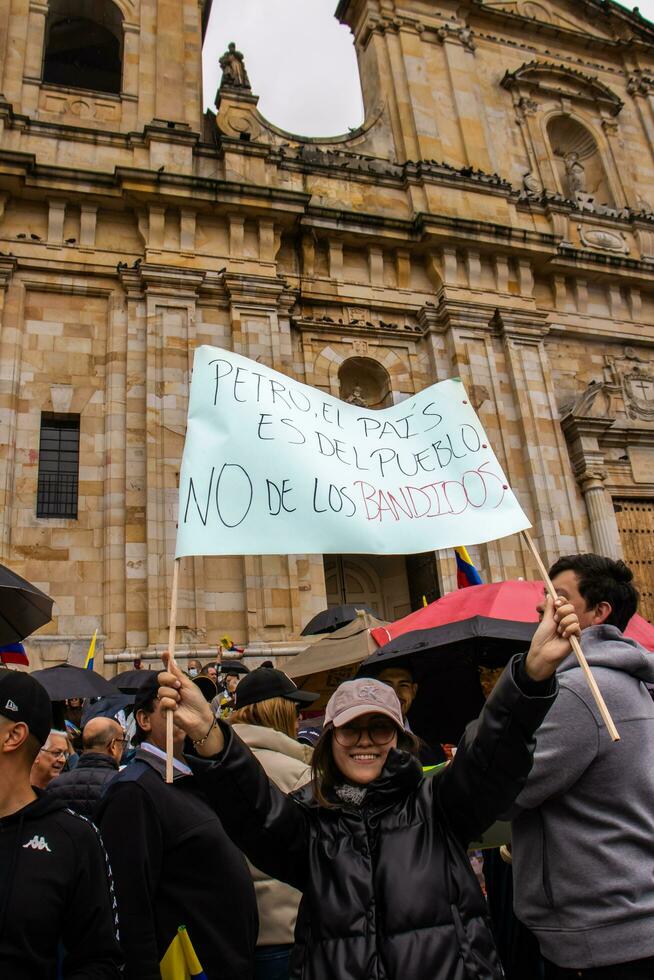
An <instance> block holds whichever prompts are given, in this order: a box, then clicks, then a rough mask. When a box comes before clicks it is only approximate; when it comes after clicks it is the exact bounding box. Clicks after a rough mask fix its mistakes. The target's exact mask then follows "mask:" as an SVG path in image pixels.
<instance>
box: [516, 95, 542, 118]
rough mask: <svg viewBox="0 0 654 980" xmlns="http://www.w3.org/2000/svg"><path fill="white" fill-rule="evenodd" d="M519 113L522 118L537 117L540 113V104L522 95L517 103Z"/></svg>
mask: <svg viewBox="0 0 654 980" xmlns="http://www.w3.org/2000/svg"><path fill="white" fill-rule="evenodd" d="M517 108H518V112H519V113H520V115H521V116H523V117H524V116H535V115H536V113H537V112H538V103H537V102H536V100H535V99H529V98H528V97H527V96H526V95H521V96H520V98H519V99H518V103H517Z"/></svg>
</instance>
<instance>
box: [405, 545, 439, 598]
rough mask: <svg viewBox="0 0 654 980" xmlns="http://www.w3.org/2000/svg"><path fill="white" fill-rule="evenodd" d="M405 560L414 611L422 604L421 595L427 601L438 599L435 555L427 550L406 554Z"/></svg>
mask: <svg viewBox="0 0 654 980" xmlns="http://www.w3.org/2000/svg"><path fill="white" fill-rule="evenodd" d="M405 562H406V575H407V581H408V583H409V596H410V599H411V610H412V612H415V610H416V609H420V608H422V606H423V605H424V602H423V596H424V598H425V599H426V600H427V602H428V603H429V602H433V601H434V600H435V599H440V595H441V590H440V586H439V584H438V573H437V571H436V555H435V554H434V552H433V551H427V552H425V554H422V555H407V556H406V558H405Z"/></svg>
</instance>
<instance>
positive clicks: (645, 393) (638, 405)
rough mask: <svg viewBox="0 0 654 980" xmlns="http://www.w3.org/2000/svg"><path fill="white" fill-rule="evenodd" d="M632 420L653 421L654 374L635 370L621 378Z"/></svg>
mask: <svg viewBox="0 0 654 980" xmlns="http://www.w3.org/2000/svg"><path fill="white" fill-rule="evenodd" d="M622 384H623V386H624V393H625V402H626V403H627V405H628V406H629V409H630V411H629V414H630V415H631V417H632V418H636V417H637V418H641V419H654V374H648V373H646V372H645V371H642V370H640V369H638V368H637V369H636V370H635V371H632V372H631V373H630V374H625V375H624V376H623V378H622Z"/></svg>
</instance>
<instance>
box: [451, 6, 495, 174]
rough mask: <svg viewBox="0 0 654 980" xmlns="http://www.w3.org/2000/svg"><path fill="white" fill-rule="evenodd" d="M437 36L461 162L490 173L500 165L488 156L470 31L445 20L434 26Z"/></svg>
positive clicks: (490, 148) (488, 142)
mask: <svg viewBox="0 0 654 980" xmlns="http://www.w3.org/2000/svg"><path fill="white" fill-rule="evenodd" d="M438 37H439V40H440V42H441V44H442V45H443V51H444V54H445V62H446V64H447V71H448V75H449V78H450V86H451V89H450V91H451V95H452V102H453V104H454V106H455V111H454V115H455V116H456V119H457V123H458V127H459V134H460V137H461V144H462V146H463V152H464V155H465V159H464V160H463V161H462V163H465V164H469V165H471V166H473V167H479V168H480V169H481V170H485V171H486V172H487V173H493V172H494V171H496V170H499V169H501V168H500V167H499V165H496V164H495V162H494V160H493V158H492V154H493V140H492V139H491V134H490V131H489V126H488V122H487V119H486V109H485V106H484V100H483V97H482V94H481V91H480V89H479V84H478V81H477V71H476V65H475V41H474V37H473V33H472V31H471V30H470V28H468V27H463V26H461V25H460V24H450V23H448V24H446V25H444V26H443V27H440V28H439V29H438Z"/></svg>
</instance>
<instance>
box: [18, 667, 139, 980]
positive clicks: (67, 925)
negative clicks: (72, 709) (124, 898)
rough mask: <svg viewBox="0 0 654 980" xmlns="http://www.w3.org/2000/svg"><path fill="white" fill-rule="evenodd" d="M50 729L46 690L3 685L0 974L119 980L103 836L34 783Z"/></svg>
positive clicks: (26, 682) (39, 979) (46, 979)
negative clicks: (36, 765) (36, 764)
mask: <svg viewBox="0 0 654 980" xmlns="http://www.w3.org/2000/svg"><path fill="white" fill-rule="evenodd" d="M51 724H52V712H51V707H50V699H49V697H48V694H47V692H46V690H45V688H44V687H43V686H42V685H41V684H39V682H38V681H37V680H35V679H34V678H33V677H31V676H30V675H29V674H25V673H21V672H19V671H7V672H6V673H5V674H3V676H2V677H1V678H0V976H1V977H3V978H5V977H6V978H7V980H50V978H54V977H59V978H61V980H118V978H119V977H120V976H121V973H120V969H119V967H120V965H121V964H122V957H121V954H120V948H119V945H118V940H117V922H116V919H115V914H114V908H115V902H114V899H113V888H112V882H111V877H110V870H109V867H108V865H107V863H106V859H105V854H104V848H103V846H102V841H101V839H100V836H99V833H98V831H97V829H96V828H95V827H94V826H93V824H92V823H90V822H89V821H88V820H86V819H84V817H81V816H78V815H77V814H75V813H73V812H72V811H71V810H68V809H66V808H65V807H64V805H63V803H61V802H60V801H59V800H56V799H53V798H52V797H50V796H48V795H47V794H45V795H44V794H43V793H41V792H40V791H39V790H38V789H36V790H35V789H34V788H33V787H32V786H31V785H30V770H31V768H32V763H33V762H34V759H35V758H36V755H37V753H38V751H39V749H40V748H41V747H42V746H43V745H44V744H45V743H46V741H47V739H48V735H49V733H50V726H51Z"/></svg>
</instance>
